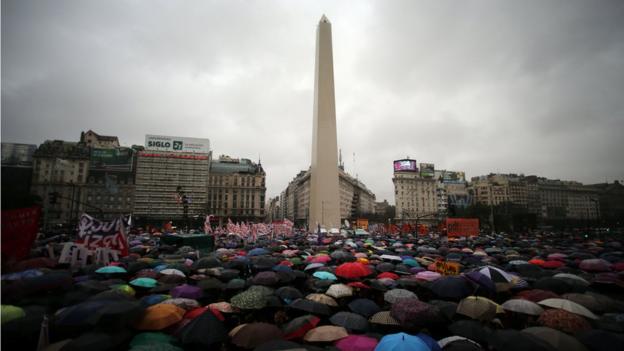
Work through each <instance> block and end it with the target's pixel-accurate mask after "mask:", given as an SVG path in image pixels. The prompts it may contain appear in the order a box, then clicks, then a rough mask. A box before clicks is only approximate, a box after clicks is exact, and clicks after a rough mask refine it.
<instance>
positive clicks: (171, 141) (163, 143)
mask: <svg viewBox="0 0 624 351" xmlns="http://www.w3.org/2000/svg"><path fill="white" fill-rule="evenodd" d="M145 149H147V150H156V151H170V152H194V153H203V154H207V153H209V152H210V141H209V140H208V139H199V138H185V137H174V136H164V135H149V134H148V135H146V136H145Z"/></svg>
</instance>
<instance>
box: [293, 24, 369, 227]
mask: <svg viewBox="0 0 624 351" xmlns="http://www.w3.org/2000/svg"><path fill="white" fill-rule="evenodd" d="M333 60H334V59H333V53H332V32H331V23H329V20H328V19H327V17H325V15H323V17H321V20H320V21H319V24H318V27H317V31H316V65H315V72H314V73H315V76H314V78H315V79H314V111H313V116H314V117H313V118H314V119H313V128H312V162H311V166H310V177H311V179H310V182H309V183H310V185H309V190H307V192H306V194H303V196H306V197H307V196H309V200H305V201H306V203H309V205H308V208H309V216H308V227H309V228H314V227H316V226H321V227H326V228H339V227H340V224H341V221H340V218H341V216H343V215H344V214H345V212H346V211H345V212H343V211H342V210H343V209H344V204H343V201H346V200H347V199H348V197H349V191H348V190H347V189H348V188H349V187H348V185H347V184H348V183H349V181H346V183H345V184H343V185H341V184H339V183H340V177H339V175H338V172H337V171H338V169H337V166H338V141H337V136H336V101H335V95H334V63H333ZM342 190H344V191H342ZM356 193H357V192H356Z"/></svg>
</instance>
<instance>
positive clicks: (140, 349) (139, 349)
mask: <svg viewBox="0 0 624 351" xmlns="http://www.w3.org/2000/svg"><path fill="white" fill-rule="evenodd" d="M130 351H184V349H182V348H179V347H177V346H174V345H171V344H167V343H160V344H150V345H141V346H135V347H133V348H131V349H130Z"/></svg>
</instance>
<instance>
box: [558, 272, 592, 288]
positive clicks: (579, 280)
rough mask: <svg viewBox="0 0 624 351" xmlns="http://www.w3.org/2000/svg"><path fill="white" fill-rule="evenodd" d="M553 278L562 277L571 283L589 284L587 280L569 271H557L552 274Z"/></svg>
mask: <svg viewBox="0 0 624 351" xmlns="http://www.w3.org/2000/svg"><path fill="white" fill-rule="evenodd" d="M553 278H556V279H562V280H564V281H566V282H568V283H569V284H571V285H579V286H589V282H588V281H587V280H585V279H583V278H581V277H579V276H578V275H576V274H569V273H557V274H555V275H553Z"/></svg>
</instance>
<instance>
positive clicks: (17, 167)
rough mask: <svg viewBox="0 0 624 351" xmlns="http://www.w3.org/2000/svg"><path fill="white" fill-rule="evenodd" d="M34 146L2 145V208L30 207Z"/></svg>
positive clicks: (31, 201) (35, 146)
mask: <svg viewBox="0 0 624 351" xmlns="http://www.w3.org/2000/svg"><path fill="white" fill-rule="evenodd" d="M35 150H37V145H34V144H16V143H2V208H3V209H9V208H20V207H28V206H31V205H32V204H33V202H34V199H33V198H32V197H31V196H30V187H31V182H32V172H33V154H34V153H35Z"/></svg>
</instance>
